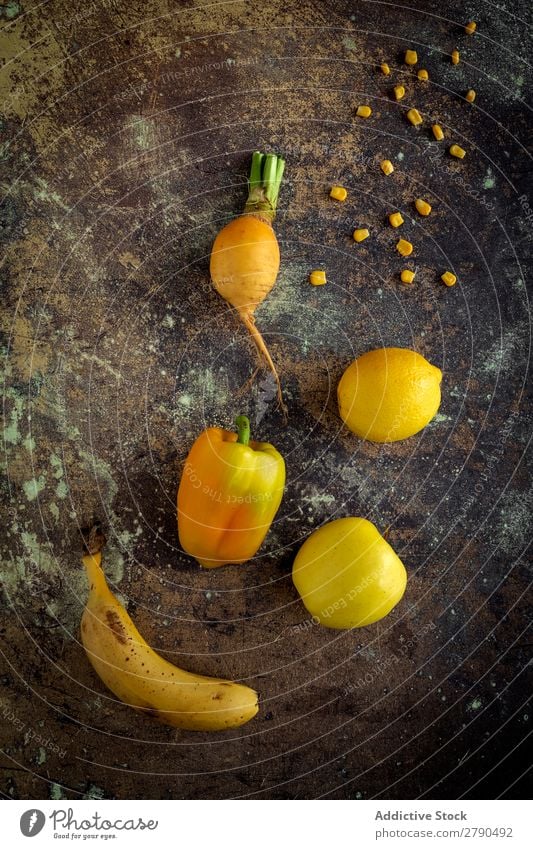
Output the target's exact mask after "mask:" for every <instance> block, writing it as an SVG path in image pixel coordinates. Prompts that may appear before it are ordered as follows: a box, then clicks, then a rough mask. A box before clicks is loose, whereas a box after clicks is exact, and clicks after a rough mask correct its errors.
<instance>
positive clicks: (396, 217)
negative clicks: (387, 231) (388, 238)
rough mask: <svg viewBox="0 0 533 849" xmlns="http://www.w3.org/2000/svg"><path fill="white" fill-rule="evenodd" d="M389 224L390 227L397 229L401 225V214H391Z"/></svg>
mask: <svg viewBox="0 0 533 849" xmlns="http://www.w3.org/2000/svg"><path fill="white" fill-rule="evenodd" d="M389 224H390V225H391V227H399V226H400V225H401V224H403V218H402V214H401V212H391V214H390V215H389Z"/></svg>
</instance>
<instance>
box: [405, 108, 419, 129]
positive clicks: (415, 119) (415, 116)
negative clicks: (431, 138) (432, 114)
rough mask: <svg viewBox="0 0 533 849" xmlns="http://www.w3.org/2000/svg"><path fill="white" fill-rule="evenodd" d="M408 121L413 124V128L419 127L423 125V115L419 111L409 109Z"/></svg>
mask: <svg viewBox="0 0 533 849" xmlns="http://www.w3.org/2000/svg"><path fill="white" fill-rule="evenodd" d="M407 120H408V121H410V122H411V124H412V125H413V127H418V125H419V124H421V123H422V115H421V114H420V112H419V111H418V109H409V111H408V113H407Z"/></svg>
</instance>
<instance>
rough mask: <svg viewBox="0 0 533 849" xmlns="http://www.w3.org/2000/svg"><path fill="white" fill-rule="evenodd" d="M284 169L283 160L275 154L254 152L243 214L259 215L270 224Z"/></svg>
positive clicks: (273, 215) (274, 212)
mask: <svg viewBox="0 0 533 849" xmlns="http://www.w3.org/2000/svg"><path fill="white" fill-rule="evenodd" d="M284 169H285V160H284V159H283V158H282V157H281V156H278V154H276V153H260V152H259V151H256V152H255V153H254V154H253V156H252V165H251V167H250V176H249V178H248V200H247V202H246V206H245V208H244V211H245V212H247V213H252V214H255V215H259V216H261V217H262V218H266V219H267V220H268V221H269V222H270V223H272V221H273V220H274V218H275V215H276V206H277V203H278V197H279V190H280V186H281V181H282V178H283V171H284Z"/></svg>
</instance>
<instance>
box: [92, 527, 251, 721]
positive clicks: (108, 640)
mask: <svg viewBox="0 0 533 849" xmlns="http://www.w3.org/2000/svg"><path fill="white" fill-rule="evenodd" d="M104 542H105V538H104V536H103V534H102V533H101V531H100V529H99V526H98V525H95V527H94V528H93V529H92V530H91V533H90V535H89V542H88V544H87V553H86V554H85V555H84V556H83V558H82V560H83V564H84V566H85V569H86V570H87V576H88V579H89V587H90V591H89V598H88V600H87V604H86V606H85V610H84V612H83V616H82V620H81V640H82V643H83V646H84V648H85V651H86V653H87V657H88V658H89V661H90V662H91V664H92V666H93V667H94V669H95V671H96V673H97V674H98V675H99V676H100V678H101V679H102V681H103V682H104V684H105V685H106V686H107V687H109V689H110V690H111V691H112V692H113V693H114V694H115V695H116V696H118V698H119V699H120V700H121V701H123V702H125V703H126V704H128V705H131V707H133V708H135V709H136V710H139V711H142V712H143V713H145V714H148V715H149V716H153V717H155V718H157V719H159V720H160V721H161V722H163V723H165V724H166V725H172V726H174V727H176V728H185V729H188V730H190V731H222V730H224V729H226V728H236V727H238V726H239V725H244V723H245V722H248V721H249V720H250V719H252V717H254V716H255V715H256V713H257V711H258V705H257V693H256V692H255V690H252V689H250V687H246V686H244V685H241V684H235V683H233V682H232V681H221V680H219V679H217V678H206V677H205V676H203V675H194V674H192V673H190V672H185V671H184V670H183V669H179V668H178V667H177V666H174V665H173V664H172V663H169V661H168V660H165V659H164V658H162V657H161V656H160V655H158V654H157V653H156V652H155V651H154V650H153V649H152V648H150V646H149V645H148V644H147V643H146V641H145V640H144V639H143V637H142V636H141V635H140V634H139V632H138V630H137V628H136V627H135V625H134V624H133V622H132V620H131V619H130V617H129V616H128V613H127V612H126V610H125V609H124V607H123V606H122V604H121V603H120V602H119V600H118V599H117V598H116V596H115V595H114V594H113V593H112V592H111V590H110V589H109V587H108V585H107V582H106V579H105V576H104V573H103V570H102V566H101V562H102V554H101V548H102V546H103V544H104Z"/></svg>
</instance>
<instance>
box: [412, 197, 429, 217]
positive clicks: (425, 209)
mask: <svg viewBox="0 0 533 849" xmlns="http://www.w3.org/2000/svg"><path fill="white" fill-rule="evenodd" d="M415 206H416V211H417V212H419V213H420V215H429V213H430V212H431V206H430V205H429V203H428V202H427V201H425V200H422V198H417V199H416V200H415Z"/></svg>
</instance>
